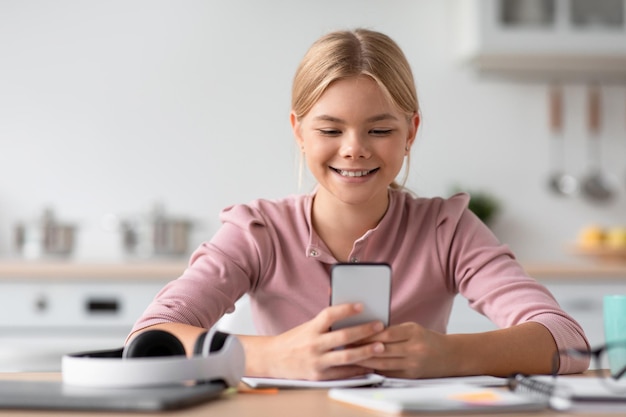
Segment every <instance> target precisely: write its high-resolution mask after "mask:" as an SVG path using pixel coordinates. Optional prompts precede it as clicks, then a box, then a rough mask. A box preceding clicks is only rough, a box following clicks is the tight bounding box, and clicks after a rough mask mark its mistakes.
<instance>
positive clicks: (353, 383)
mask: <svg viewBox="0 0 626 417" xmlns="http://www.w3.org/2000/svg"><path fill="white" fill-rule="evenodd" d="M241 380H242V381H243V382H244V383H246V384H247V385H249V386H250V387H252V388H269V387H275V388H349V387H361V386H367V385H382V386H383V387H387V388H389V387H414V386H430V385H441V384H450V383H455V382H460V383H464V384H469V385H474V386H480V387H500V386H505V385H506V384H507V380H506V378H498V377H495V376H486V375H485V376H483V375H481V376H463V377H452V378H428V379H405V378H386V377H384V376H382V375H378V374H368V375H366V376H364V377H359V378H349V379H336V380H331V381H306V380H301V379H280V378H251V377H244V378H242V379H241Z"/></svg>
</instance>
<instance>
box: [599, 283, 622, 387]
mask: <svg viewBox="0 0 626 417" xmlns="http://www.w3.org/2000/svg"><path fill="white" fill-rule="evenodd" d="M604 341H605V342H606V343H607V344H608V345H611V344H615V343H616V342H617V343H619V344H621V345H622V347H621V348H611V349H609V351H608V359H609V368H610V369H611V374H613V375H615V374H616V373H617V372H619V371H620V370H622V369H623V368H624V367H626V295H605V296H604Z"/></svg>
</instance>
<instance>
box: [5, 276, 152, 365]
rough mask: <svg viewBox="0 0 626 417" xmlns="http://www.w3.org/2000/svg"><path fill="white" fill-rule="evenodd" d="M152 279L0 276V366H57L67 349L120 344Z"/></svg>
mask: <svg viewBox="0 0 626 417" xmlns="http://www.w3.org/2000/svg"><path fill="white" fill-rule="evenodd" d="M163 285H164V282H163V281H159V280H155V281H150V280H138V281H133V280H127V281H121V280H111V281H90V280H72V281H62V280H59V281H57V280H50V279H41V280H39V279H28V280H2V281H0V372H16V371H19V372H24V371H29V372H41V371H58V370H60V367H61V357H62V356H63V355H64V354H66V353H70V352H79V351H88V350H102V349H112V348H118V347H121V346H122V345H123V343H124V340H125V338H126V336H127V335H128V333H129V331H130V330H131V327H132V325H133V323H134V322H135V320H137V319H138V318H139V316H140V315H141V313H142V312H143V311H144V310H145V308H146V307H147V306H148V304H149V303H150V301H151V300H152V299H153V298H154V296H155V295H156V293H157V292H158V291H159V290H160V289H161V288H162V287H163Z"/></svg>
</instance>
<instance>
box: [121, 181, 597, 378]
mask: <svg viewBox="0 0 626 417" xmlns="http://www.w3.org/2000/svg"><path fill="white" fill-rule="evenodd" d="M313 196H314V194H309V195H295V196H290V197H287V198H284V199H282V200H278V201H269V200H256V201H253V202H251V203H250V204H248V205H235V206H231V207H229V208H227V209H225V210H224V211H223V212H222V213H221V217H220V218H221V221H222V223H223V225H222V227H221V228H220V229H219V230H218V232H217V233H216V234H215V236H214V237H213V238H212V239H211V240H210V241H209V242H207V243H204V244H202V245H201V246H200V247H199V248H198V249H197V250H196V251H195V252H194V253H193V255H192V256H191V259H190V262H189V266H188V268H187V269H186V270H185V271H184V272H183V274H182V276H180V277H179V278H178V279H176V280H174V281H172V282H170V283H169V284H167V285H166V286H165V287H164V288H163V289H162V290H161V291H160V292H159V294H158V295H157V296H156V297H155V299H154V301H153V302H152V303H151V304H150V305H149V306H148V308H147V309H146V311H145V312H144V314H143V316H142V317H141V318H140V319H139V320H138V321H137V323H136V324H135V326H134V328H133V331H136V330H139V329H142V328H144V327H146V326H150V325H153V324H157V323H162V322H182V323H187V324H191V325H194V326H200V327H204V328H209V327H211V326H212V325H213V324H214V323H215V322H216V321H217V320H218V319H219V318H220V317H221V316H222V315H223V314H225V313H227V312H230V311H232V309H233V305H234V303H235V301H236V300H237V299H238V298H239V297H241V296H242V295H243V294H245V293H249V294H250V299H251V308H252V313H253V316H254V320H255V326H256V328H257V331H258V332H259V334H267V335H274V334H279V333H282V332H284V331H286V330H288V329H290V328H292V327H294V326H297V325H299V324H301V323H303V322H305V321H308V320H310V319H312V318H313V317H314V316H315V315H316V314H317V313H319V311H320V310H322V309H323V308H324V307H326V306H328V305H329V299H330V297H329V294H330V275H329V271H330V267H331V265H332V264H334V263H336V262H337V260H336V259H335V258H334V257H333V255H332V254H331V253H330V251H329V250H328V249H327V247H326V246H325V244H324V242H323V241H321V240H320V238H319V237H318V235H317V234H316V232H315V230H313V227H312V223H311V204H312V201H313ZM468 202H469V197H468V196H467V195H465V194H458V195H455V196H453V197H451V198H449V199H442V198H414V197H413V196H411V195H410V194H408V193H405V192H401V191H393V190H390V204H389V209H388V210H387V213H386V214H385V216H384V217H383V219H382V220H381V221H380V223H379V224H378V226H377V227H376V228H374V229H372V230H369V231H368V232H367V233H365V235H363V236H362V237H361V238H360V239H358V240H357V241H356V242H355V243H354V246H353V249H352V252H351V254H350V259H351V261H353V262H386V263H388V264H390V265H391V268H392V274H393V278H392V295H391V316H390V322H391V324H398V323H403V322H407V321H412V322H417V323H419V324H421V325H422V326H425V327H426V328H428V329H432V330H435V331H437V332H441V333H445V332H446V327H447V324H448V319H449V316H450V311H451V309H452V303H453V299H454V297H455V296H456V295H457V294H461V295H462V296H464V297H465V298H466V299H467V300H468V302H469V305H470V306H471V307H472V308H473V309H474V310H476V311H478V312H479V313H482V314H484V315H485V316H487V317H488V318H489V319H491V320H492V321H493V322H494V323H495V324H496V325H497V326H499V327H508V326H512V325H515V324H518V323H523V322H527V321H534V322H539V323H541V324H543V325H544V326H545V327H547V328H548V329H549V331H550V332H551V333H552V336H553V337H554V340H555V341H556V343H557V346H558V348H559V349H563V348H568V347H586V346H588V342H587V340H586V338H585V335H584V332H583V330H582V328H581V327H580V325H579V324H578V323H577V322H576V321H575V320H574V319H573V318H572V317H570V316H569V315H568V314H567V313H565V312H564V311H563V310H562V309H561V308H560V307H559V305H558V304H557V302H556V301H555V299H554V298H553V296H552V295H551V294H550V293H549V292H548V290H547V289H546V288H545V287H544V286H542V285H540V284H539V283H537V281H535V280H534V279H533V278H530V277H528V276H527V274H526V273H525V272H524V270H523V269H522V267H521V266H520V265H519V263H518V262H517V261H516V260H515V258H514V256H513V254H512V253H511V251H510V250H509V249H508V247H507V246H505V245H502V244H501V243H500V242H499V241H498V240H497V239H496V237H495V236H494V235H493V233H492V232H491V231H490V230H489V229H488V228H487V227H486V226H485V225H484V224H483V223H482V222H481V221H480V220H479V219H478V218H477V217H476V216H475V215H474V214H473V213H472V212H471V211H469V210H468V209H467V205H468ZM587 365H588V364H587V362H586V361H580V360H579V361H573V360H570V359H569V358H568V357H563V358H561V368H560V370H559V371H560V372H561V373H569V372H580V371H583V370H585V369H586V368H587Z"/></svg>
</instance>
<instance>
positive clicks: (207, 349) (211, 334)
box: [193, 330, 229, 356]
mask: <svg viewBox="0 0 626 417" xmlns="http://www.w3.org/2000/svg"><path fill="white" fill-rule="evenodd" d="M228 336H229V334H228V333H224V332H220V331H216V330H215V331H211V330H209V331H206V332H204V333H202V334H200V335H199V336H198V338H197V339H196V343H195V345H194V348H193V353H194V355H202V356H209V354H211V353H213V352H218V351H219V350H221V349H222V348H223V347H224V343H226V339H227V338H228Z"/></svg>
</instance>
